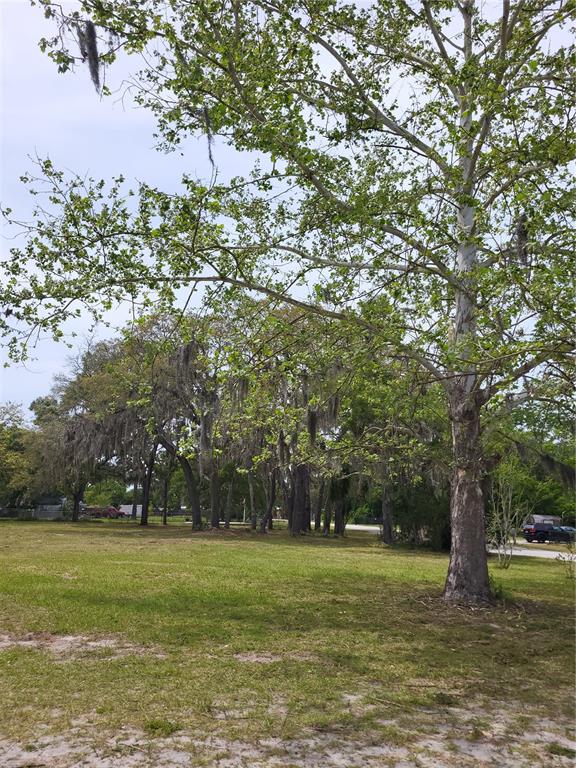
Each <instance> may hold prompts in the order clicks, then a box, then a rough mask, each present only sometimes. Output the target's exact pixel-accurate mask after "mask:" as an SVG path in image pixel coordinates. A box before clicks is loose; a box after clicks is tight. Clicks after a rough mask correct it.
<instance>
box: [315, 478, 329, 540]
mask: <svg viewBox="0 0 576 768" xmlns="http://www.w3.org/2000/svg"><path fill="white" fill-rule="evenodd" d="M325 486H326V481H325V480H324V478H323V477H321V478H320V485H319V486H318V492H317V494H316V504H315V505H314V530H315V531H319V530H320V528H321V526H322V504H323V501H324V488H325Z"/></svg>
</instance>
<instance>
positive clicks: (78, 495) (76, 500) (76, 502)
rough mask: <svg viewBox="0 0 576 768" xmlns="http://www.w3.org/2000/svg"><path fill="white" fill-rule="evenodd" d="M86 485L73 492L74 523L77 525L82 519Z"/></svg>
mask: <svg viewBox="0 0 576 768" xmlns="http://www.w3.org/2000/svg"><path fill="white" fill-rule="evenodd" d="M85 487H86V486H85V485H80V486H78V487H77V488H76V490H74V491H73V492H72V522H73V523H77V522H78V518H79V517H80V502H81V501H82V496H84V489H85Z"/></svg>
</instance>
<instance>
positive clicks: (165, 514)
mask: <svg viewBox="0 0 576 768" xmlns="http://www.w3.org/2000/svg"><path fill="white" fill-rule="evenodd" d="M169 491H170V477H169V475H166V477H165V478H164V498H163V505H162V525H168V493H169Z"/></svg>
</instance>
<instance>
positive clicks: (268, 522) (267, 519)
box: [260, 469, 276, 533]
mask: <svg viewBox="0 0 576 768" xmlns="http://www.w3.org/2000/svg"><path fill="white" fill-rule="evenodd" d="M275 501H276V470H275V469H273V470H272V474H271V476H270V491H269V493H268V506H267V507H266V513H265V514H264V517H263V518H262V521H261V522H260V533H266V529H267V528H268V527H270V528H271V527H272V510H273V509H274V502H275Z"/></svg>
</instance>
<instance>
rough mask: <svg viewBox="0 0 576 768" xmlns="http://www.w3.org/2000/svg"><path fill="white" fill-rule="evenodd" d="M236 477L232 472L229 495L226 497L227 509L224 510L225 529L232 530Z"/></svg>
mask: <svg viewBox="0 0 576 768" xmlns="http://www.w3.org/2000/svg"><path fill="white" fill-rule="evenodd" d="M234 475H235V472H232V475H231V477H230V483H229V485H228V494H227V495H226V508H225V510H224V528H230V518H231V517H232V501H233V500H234Z"/></svg>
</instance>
